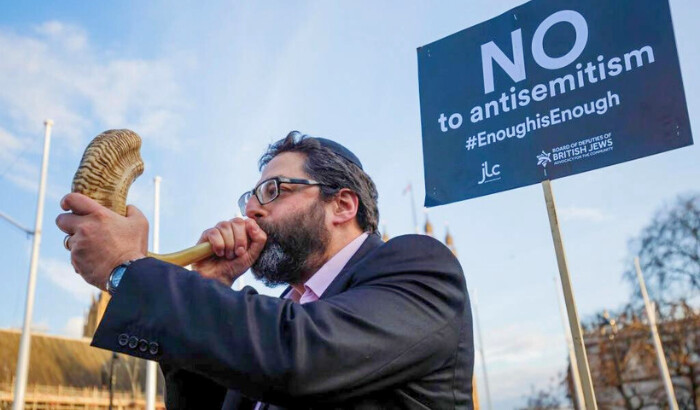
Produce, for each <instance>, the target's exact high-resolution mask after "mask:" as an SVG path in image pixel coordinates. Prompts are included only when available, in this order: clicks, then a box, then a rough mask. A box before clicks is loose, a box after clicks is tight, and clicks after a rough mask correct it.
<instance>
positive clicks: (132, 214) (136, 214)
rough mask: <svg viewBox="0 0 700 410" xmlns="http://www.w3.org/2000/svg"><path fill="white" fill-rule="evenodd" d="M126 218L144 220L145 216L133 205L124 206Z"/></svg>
mask: <svg viewBox="0 0 700 410" xmlns="http://www.w3.org/2000/svg"><path fill="white" fill-rule="evenodd" d="M126 217H127V218H141V219H146V216H145V215H144V214H143V212H141V210H140V209H138V208H137V207H135V206H133V205H127V206H126Z"/></svg>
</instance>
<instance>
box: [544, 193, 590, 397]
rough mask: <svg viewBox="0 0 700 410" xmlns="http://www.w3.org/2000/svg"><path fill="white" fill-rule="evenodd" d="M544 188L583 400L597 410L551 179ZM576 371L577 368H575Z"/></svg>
mask: <svg viewBox="0 0 700 410" xmlns="http://www.w3.org/2000/svg"><path fill="white" fill-rule="evenodd" d="M542 189H543V190H544V200H545V202H546V203H547V214H548V215H549V226H550V228H551V230H552V240H553V241H554V251H555V252H556V254H557V265H558V267H559V275H560V276H561V287H562V290H563V292H564V304H565V305H566V313H567V315H568V317H569V327H571V335H572V337H573V342H574V353H575V354H576V361H577V363H578V366H577V368H578V373H579V378H580V379H581V387H582V388H583V401H584V403H585V408H586V409H588V410H595V409H597V408H598V405H597V404H596V401H595V393H594V391H593V381H592V379H591V370H590V367H589V366H588V357H587V356H586V347H585V346H584V343H583V332H582V331H581V322H580V321H579V318H578V311H577V310H576V303H575V302H574V289H573V287H572V286H571V278H570V277H569V266H568V265H567V263H566V253H565V252H564V243H563V242H562V239H561V230H560V229H559V218H557V208H556V205H555V204H554V194H552V185H551V183H550V181H549V180H544V181H542ZM574 371H576V369H574Z"/></svg>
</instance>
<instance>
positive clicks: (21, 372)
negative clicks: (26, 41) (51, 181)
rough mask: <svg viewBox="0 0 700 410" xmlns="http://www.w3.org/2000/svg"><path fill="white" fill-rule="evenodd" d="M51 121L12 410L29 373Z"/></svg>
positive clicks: (18, 405)
mask: <svg viewBox="0 0 700 410" xmlns="http://www.w3.org/2000/svg"><path fill="white" fill-rule="evenodd" d="M52 126H53V121H51V120H46V121H44V128H45V129H44V154H43V156H42V159H41V176H40V177H39V198H38V199H37V205H36V220H35V222H34V223H35V225H34V239H33V241H32V242H33V243H32V259H31V262H30V264H29V281H28V283H27V301H26V304H25V306H24V325H23V326H22V336H21V337H20V342H19V356H18V357H17V374H16V376H15V400H14V402H13V403H12V409H13V410H22V409H24V394H25V391H26V388H27V375H28V373H29V352H30V351H31V326H32V312H33V310H34V290H35V289H36V271H37V268H38V266H39V245H41V226H42V223H43V220H44V197H45V195H46V171H47V169H48V167H49V147H50V145H51V127H52Z"/></svg>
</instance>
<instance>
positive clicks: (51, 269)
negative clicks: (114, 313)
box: [39, 258, 97, 303]
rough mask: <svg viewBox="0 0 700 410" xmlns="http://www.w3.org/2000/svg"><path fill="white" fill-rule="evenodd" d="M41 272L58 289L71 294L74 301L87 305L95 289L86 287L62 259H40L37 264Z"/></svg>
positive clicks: (81, 279)
mask: <svg viewBox="0 0 700 410" xmlns="http://www.w3.org/2000/svg"><path fill="white" fill-rule="evenodd" d="M39 267H40V268H41V272H42V273H43V274H44V275H46V277H47V278H48V279H49V280H50V281H51V282H53V283H54V284H55V285H56V286H58V287H59V288H61V289H63V290H65V291H66V292H68V293H69V294H71V295H72V296H73V297H74V298H75V299H76V300H79V301H82V302H85V303H87V301H89V300H90V297H91V296H92V295H94V294H95V293H96V292H97V289H95V288H94V287H92V286H91V285H88V284H87V282H85V281H84V280H83V278H82V277H80V275H78V274H77V273H75V270H73V267H72V266H71V264H70V263H69V262H67V261H64V260H62V259H53V258H48V259H42V260H41V261H40V262H39Z"/></svg>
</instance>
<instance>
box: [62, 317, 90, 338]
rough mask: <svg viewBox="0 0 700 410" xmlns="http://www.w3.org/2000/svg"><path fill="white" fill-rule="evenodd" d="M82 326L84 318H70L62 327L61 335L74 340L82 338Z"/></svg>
mask: <svg viewBox="0 0 700 410" xmlns="http://www.w3.org/2000/svg"><path fill="white" fill-rule="evenodd" d="M84 325H85V318H83V317H82V316H73V317H72V318H70V319H68V321H67V322H66V325H65V326H64V327H63V334H64V335H66V336H68V337H74V338H80V337H83V326H84Z"/></svg>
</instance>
